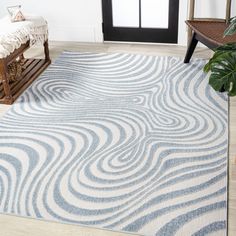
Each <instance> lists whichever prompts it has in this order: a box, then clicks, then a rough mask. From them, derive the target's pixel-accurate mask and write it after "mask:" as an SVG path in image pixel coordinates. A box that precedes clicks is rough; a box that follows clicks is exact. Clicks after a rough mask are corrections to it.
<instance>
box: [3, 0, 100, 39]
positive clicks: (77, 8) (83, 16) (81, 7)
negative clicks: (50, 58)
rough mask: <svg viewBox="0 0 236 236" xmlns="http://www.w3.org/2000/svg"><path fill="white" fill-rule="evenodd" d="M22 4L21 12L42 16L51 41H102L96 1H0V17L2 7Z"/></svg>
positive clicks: (4, 11)
mask: <svg viewBox="0 0 236 236" xmlns="http://www.w3.org/2000/svg"><path fill="white" fill-rule="evenodd" d="M19 4H21V5H22V11H23V12H24V13H25V12H27V13H32V14H38V15H42V16H44V17H45V18H46V19H47V21H48V24H49V33H50V39H51V40H59V41H82V42H102V40H103V35H102V26H101V24H102V10H101V1H100V0H0V17H2V16H4V15H5V14H7V10H6V6H11V5H19Z"/></svg>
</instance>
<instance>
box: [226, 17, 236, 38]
mask: <svg viewBox="0 0 236 236" xmlns="http://www.w3.org/2000/svg"><path fill="white" fill-rule="evenodd" d="M235 33H236V17H233V18H232V19H231V20H230V25H229V27H228V28H227V29H226V30H225V32H224V37H225V36H227V35H233V34H235Z"/></svg>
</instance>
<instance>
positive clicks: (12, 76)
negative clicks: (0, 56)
mask: <svg viewBox="0 0 236 236" xmlns="http://www.w3.org/2000/svg"><path fill="white" fill-rule="evenodd" d="M6 74H7V79H8V81H9V82H14V81H16V80H19V79H20V77H21V75H22V65H21V61H13V62H12V63H11V64H9V65H8V66H7V73H6ZM2 79H3V78H2V76H1V75H0V83H1V82H2Z"/></svg>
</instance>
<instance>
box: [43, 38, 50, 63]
mask: <svg viewBox="0 0 236 236" xmlns="http://www.w3.org/2000/svg"><path fill="white" fill-rule="evenodd" d="M44 54H45V60H46V61H51V59H50V56H49V48H48V40H47V41H45V43H44Z"/></svg>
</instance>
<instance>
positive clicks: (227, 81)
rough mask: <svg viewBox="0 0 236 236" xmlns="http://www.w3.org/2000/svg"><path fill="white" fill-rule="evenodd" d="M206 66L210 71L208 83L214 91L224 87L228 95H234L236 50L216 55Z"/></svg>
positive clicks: (235, 86)
mask: <svg viewBox="0 0 236 236" xmlns="http://www.w3.org/2000/svg"><path fill="white" fill-rule="evenodd" d="M213 58H214V56H213ZM209 63H210V62H209ZM209 63H208V64H209ZM207 67H208V68H210V69H209V70H210V71H211V74H210V78H209V84H210V85H211V86H212V87H213V88H214V89H215V90H216V91H221V89H222V88H224V90H225V91H227V92H228V94H229V96H236V52H225V53H223V54H220V55H218V56H216V57H215V58H214V60H213V61H211V63H210V64H209V65H208V66H207Z"/></svg>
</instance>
